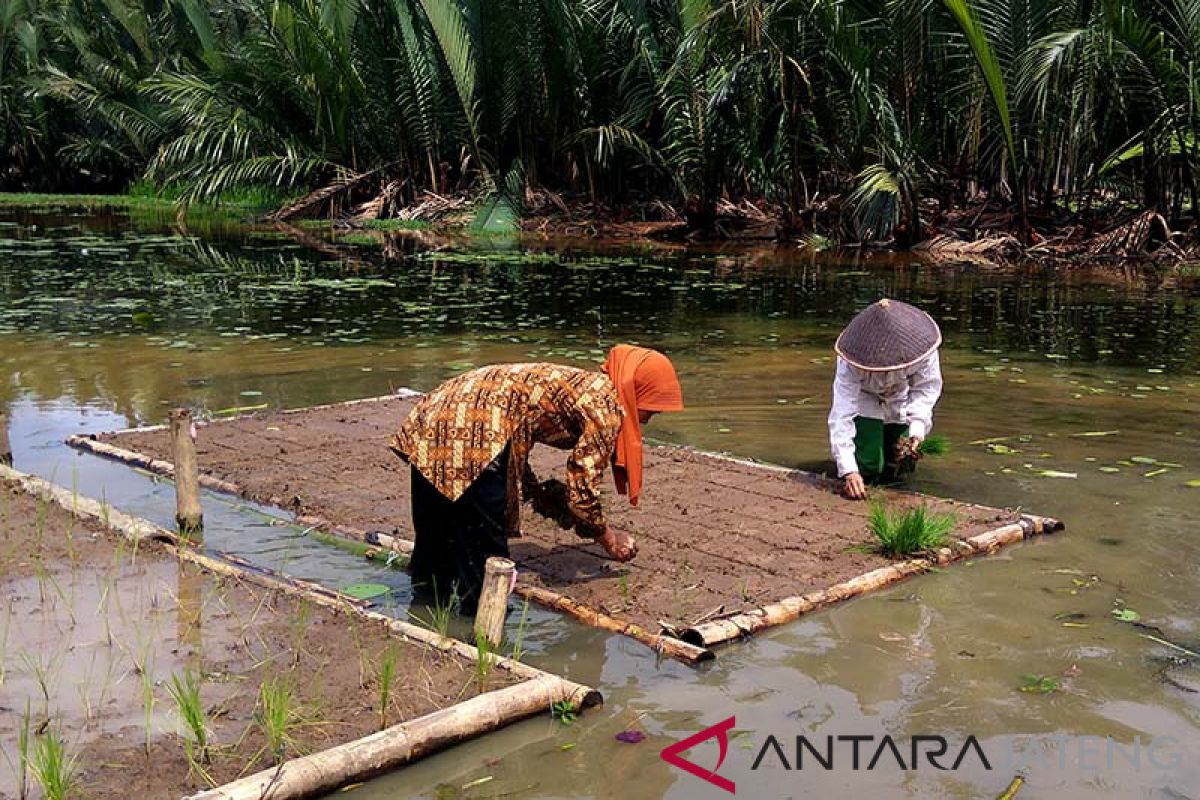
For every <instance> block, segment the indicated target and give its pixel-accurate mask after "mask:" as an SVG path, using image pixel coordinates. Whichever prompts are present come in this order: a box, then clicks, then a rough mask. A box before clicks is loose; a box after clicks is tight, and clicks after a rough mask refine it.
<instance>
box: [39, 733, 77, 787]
mask: <svg viewBox="0 0 1200 800" xmlns="http://www.w3.org/2000/svg"><path fill="white" fill-rule="evenodd" d="M76 766H77V757H76V756H68V755H67V750H66V747H65V746H64V745H63V742H62V739H60V738H58V737H57V736H55V735H54V734H53V733H47V734H46V735H44V736H40V737H38V740H37V744H36V745H35V747H34V748H33V758H32V759H31V762H30V765H29V769H30V772H32V773H33V779H34V780H35V781H37V782H38V785H39V786H41V787H42V792H43V793H44V794H45V796H46V800H68V799H69V798H73V797H78V796H79V793H78V790H79V788H80V786H79V781H78V778H77V776H76Z"/></svg>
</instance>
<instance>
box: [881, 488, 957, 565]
mask: <svg viewBox="0 0 1200 800" xmlns="http://www.w3.org/2000/svg"><path fill="white" fill-rule="evenodd" d="M955 522H956V519H955V516H954V515H953V514H951V513H938V512H933V511H930V510H929V508H928V507H927V506H918V507H916V508H910V509H903V510H900V511H895V512H892V511H888V509H887V506H886V504H885V503H884V502H883V501H882V500H874V501H872V502H871V508H870V512H869V513H868V515H867V528H868V529H869V530H870V531H871V533H873V534H874V535H875V538H876V539H878V542H877V544H876V548H875V549H877V550H878V551H879V552H880V553H882V554H883V555H887V556H905V555H909V554H912V553H919V552H923V551H925V550H931V549H933V548H935V547H938V546H940V545H941V544H942V543H943V542H945V540H946V537H947V536H948V535H949V534H950V531H951V530H953V529H954V525H955Z"/></svg>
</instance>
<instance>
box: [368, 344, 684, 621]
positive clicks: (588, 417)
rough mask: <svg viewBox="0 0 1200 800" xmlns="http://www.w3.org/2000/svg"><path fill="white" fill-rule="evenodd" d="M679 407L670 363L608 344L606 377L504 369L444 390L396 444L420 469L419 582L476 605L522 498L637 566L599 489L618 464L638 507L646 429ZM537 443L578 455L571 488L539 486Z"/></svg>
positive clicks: (512, 531)
mask: <svg viewBox="0 0 1200 800" xmlns="http://www.w3.org/2000/svg"><path fill="white" fill-rule="evenodd" d="M682 409H683V392H682V389H681V388H680V386H679V380H678V378H677V377H676V375H675V368H674V366H672V364H671V361H670V359H668V358H667V357H666V356H665V355H663V354H662V353H659V352H657V351H655V350H650V349H647V348H644V347H633V346H630V345H617V346H616V347H614V348H612V350H611V351H609V354H608V358H607V360H606V361H605V363H604V367H603V370H602V371H600V372H595V371H591V370H585V369H578V368H575V367H567V366H561V365H558V364H547V363H535V364H499V365H495V366H490V367H481V368H479V369H475V370H472V371H470V372H467V373H464V374H462V375H459V376H458V377H456V378H453V379H451V380H449V381H447V382H445V383H443V384H442V385H441V386H439V387H437V388H436V389H434V390H433V391H432V392H430V393H429V394H427V395H425V396H424V397H423V398H421V400H420V401H418V403H417V405H416V406H415V407H414V408H413V409H412V411H411V412H410V413H409V415H408V418H407V419H406V420H405V422H404V424H403V426H401V428H400V430H399V432H398V433H396V434H395V435H394V436H392V437H391V441H390V446H391V448H392V450H393V451H394V452H395V453H396V454H397V455H399V456H400V457H401V458H402V459H404V460H405V461H407V462H408V463H409V465H410V466H411V471H412V517H413V528H414V531H415V542H414V548H413V553H412V559H411V561H410V562H409V570H410V572H411V573H412V575H413V578H414V579H415V580H417V581H419V582H422V583H425V584H432V586H433V588H434V589H435V591H438V592H443V591H449V590H450V589H451V587H453V589H454V591H455V592H456V593H457V595H458V597H459V598H460V599H461V600H462V603H463V608H464V610H467V611H469V610H470V609H472V608H473V606H474V605H475V603H476V602H477V600H478V595H479V589H480V587H481V585H482V582H483V572H484V564H485V563H486V561H487V559H488V557H489V556H504V557H507V556H508V552H509V551H508V539H509V537H510V536H519V535H520V522H521V520H520V513H521V502H522V500H523V499H524V500H528V501H530V502H531V504H532V506H533V508H534V510H535V511H537V512H538V513H540V514H541V515H543V516H546V517H549V518H551V519H553V520H555V521H556V522H557V523H558V524H559V526H560V527H562V528H563V529H564V530H565V529H569V528H573V529H574V531H575V533H576V534H578V535H579V536H581V537H583V538H586V539H594V540H595V541H597V542H598V543H599V544H600V545H601V546H602V547H603V548H604V550H605V551H606V552H607V553H608V554H609V555H610V556H611V557H613V558H615V559H617V560H618V561H628V560H629V559H631V558H633V557H634V555H636V553H637V544H636V543H635V542H634V540H633V537H632V536H630V535H629V534H628V533H626V532H625V531H622V530H618V529H617V528H614V527H612V526H611V525H609V524H608V523H607V521H606V520H605V515H604V510H603V508H602V506H601V501H600V481H601V479H602V477H603V476H604V471H605V470H606V469H607V468H608V467H609V465H610V464H611V465H612V467H613V477H614V480H615V482H616V485H617V491H618V492H620V493H621V494H626V495H628V497H629V501H630V503H632V504H633V505H637V502H638V498H639V495H640V493H641V487H642V433H641V426H642V425H644V424H645V423H647V422H649V420H650V418H651V417H652V416H653V415H654V414H655V413H657V412H660V411H681V410H682ZM535 444H545V445H549V446H550V447H554V448H557V449H559V450H569V451H571V452H570V456H569V457H568V459H567V466H566V476H565V478H566V480H565V481H558V480H555V479H551V480H547V481H541V482H539V480H538V478H537V476H535V475H534V473H533V470H532V469H531V468H530V466H529V453H530V450H531V449H532V448H533V446H534V445H535Z"/></svg>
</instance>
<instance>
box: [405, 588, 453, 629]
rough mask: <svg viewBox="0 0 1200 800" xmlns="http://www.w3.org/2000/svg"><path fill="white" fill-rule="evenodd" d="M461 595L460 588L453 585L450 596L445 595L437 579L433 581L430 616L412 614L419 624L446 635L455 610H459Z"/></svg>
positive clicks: (429, 608)
mask: <svg viewBox="0 0 1200 800" xmlns="http://www.w3.org/2000/svg"><path fill="white" fill-rule="evenodd" d="M458 606H459V597H458V588H457V587H452V588H451V591H450V595H449V597H445V596H444V595H443V594H442V593H441V592H439V591H438V588H437V579H436V578H435V579H434V583H433V605H431V606H427V607H426V608H427V609H428V617H427V618H422V617H421V616H419V615H417V614H412V612H411V611H410V612H409V613H410V614H412V618H413V619H414V620H416V621H417V622H418V623H419V624H421V625H423V626H425V627H426V628H428V629H429V630H431V631H434V632H435V633H437V634H438V635H439V636H445V635H446V633H447V632H448V631H449V630H450V620H451V619H453V618H454V614H455V612H456V611H457V610H458Z"/></svg>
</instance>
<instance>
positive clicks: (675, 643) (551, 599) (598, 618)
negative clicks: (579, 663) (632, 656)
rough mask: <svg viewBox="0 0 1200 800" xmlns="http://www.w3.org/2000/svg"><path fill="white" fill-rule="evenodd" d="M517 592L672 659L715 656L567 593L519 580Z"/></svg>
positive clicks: (696, 661) (708, 658) (710, 651)
mask: <svg viewBox="0 0 1200 800" xmlns="http://www.w3.org/2000/svg"><path fill="white" fill-rule="evenodd" d="M513 591H514V592H515V593H516V594H517V595H518V596H520V597H527V598H529V599H530V600H532V601H533V602H535V603H537V604H538V605H541V606H545V607H546V608H550V609H553V610H555V611H562V612H565V613H567V614H570V615H571V616H573V617H575V619H577V620H579V621H580V622H582V623H584V624H585V625H590V626H592V627H593V628H600V629H601V630H606V631H611V632H613V633H619V634H622V635H624V636H628V637H630V638H631V639H637V640H638V641H639V642H641V643H642V644H644V645H646V646H648V647H651V648H653V649H654V650H656V651H658V652H659V653H662V654H663V655H666V656H670V657H671V658H675V659H678V660H680V661H686V662H688V663H690V664H697V663H700V662H701V661H710V660H712V659H713V658H714V655H713V652H712V650H709V649H707V648H706V647H702V646H698V645H695V644H692V643H690V642H686V641H683V640H682V639H676V638H675V637H674V636H664V635H663V634H659V633H651V632H650V631H648V630H646V629H645V628H643V627H641V626H640V625H638V624H637V623H634V622H627V621H625V620H622V619H617V618H616V617H612V616H609V615H608V614H605V613H604V612H603V611H599V610H597V609H594V608H592V607H591V606H587V605H584V604H583V603H580V602H578V601H576V600H572V599H571V598H570V597H567V596H566V595H561V594H558V593H557V592H552V591H550V590H549V589H543V588H542V587H540V586H523V585H521V584H519V583H518V584H517V588H516V589H514V590H513Z"/></svg>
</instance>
